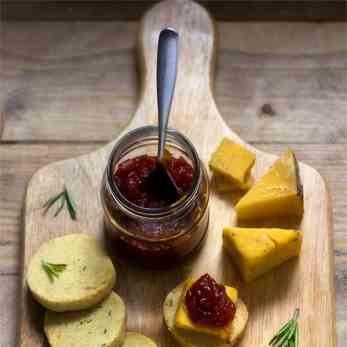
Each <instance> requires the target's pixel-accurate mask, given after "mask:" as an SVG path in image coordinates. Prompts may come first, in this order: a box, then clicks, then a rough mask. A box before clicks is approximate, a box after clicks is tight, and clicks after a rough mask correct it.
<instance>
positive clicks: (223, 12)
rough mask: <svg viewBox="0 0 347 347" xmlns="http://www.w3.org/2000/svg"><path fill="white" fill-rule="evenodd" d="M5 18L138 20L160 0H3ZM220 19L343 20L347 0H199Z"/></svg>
mask: <svg viewBox="0 0 347 347" xmlns="http://www.w3.org/2000/svg"><path fill="white" fill-rule="evenodd" d="M2 2H3V18H4V19H5V20H138V19H139V18H141V16H142V15H143V13H144V12H145V11H146V10H147V9H149V8H150V7H151V6H152V5H153V4H155V3H156V2H157V1H132V0H131V1H118V0H113V1H112V0H111V1H110V0H105V1H103V0H99V1H97V0H87V1H83V0H82V1H81V0H74V1H71V0H70V1H59V0H58V1H57V0H51V1H50V0H35V1H33V0H3V1H2ZM199 2H200V3H201V4H203V5H204V6H205V7H206V8H207V9H208V10H209V11H210V13H211V14H212V15H213V16H214V17H215V18H216V19H218V20H233V21H245V20H257V21H315V22H316V21H343V20H345V19H346V12H345V4H344V2H343V1H341V0H340V1H334V0H329V1H327V0H325V1H322V0H316V1H307V0H306V1H302V0H301V1H293V0H291V1H284V0H276V1H274V0H272V1H257V0H255V1H249V0H242V1H235V0H232V1H211V0H210V1H199Z"/></svg>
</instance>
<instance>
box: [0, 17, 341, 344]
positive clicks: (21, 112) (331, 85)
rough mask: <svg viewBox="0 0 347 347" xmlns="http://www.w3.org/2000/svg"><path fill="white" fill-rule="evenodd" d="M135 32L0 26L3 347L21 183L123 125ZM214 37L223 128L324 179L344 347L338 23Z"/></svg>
mask: <svg viewBox="0 0 347 347" xmlns="http://www.w3.org/2000/svg"><path fill="white" fill-rule="evenodd" d="M137 29H138V24H137V23H136V22H7V23H4V24H3V25H2V27H1V35H2V40H1V64H0V81H1V83H0V347H12V346H15V335H16V331H17V318H16V317H17V314H18V311H17V304H18V278H19V276H20V265H19V264H20V261H21V259H20V248H21V241H22V232H23V228H22V221H21V213H22V207H23V197H24V194H25V189H26V184H27V182H28V179H29V178H30V176H31V175H32V174H33V172H34V171H35V170H36V169H38V168H39V167H41V166H43V165H45V164H47V163H50V162H52V161H56V160H59V159H64V158H68V157H73V156H77V155H79V154H84V153H88V152H90V151H92V150H94V149H96V148H98V147H100V146H101V145H103V144H105V143H106V142H108V141H109V140H111V139H112V138H114V137H116V136H117V134H119V133H120V131H121V130H122V129H123V128H124V127H125V125H126V124H127V123H128V122H129V120H130V118H131V115H132V114H133V113H134V111H135V108H136V101H137V98H138V93H139V81H138V76H137V74H136V59H135V45H136V34H137ZM219 31H220V51H219V59H218V65H217V80H216V85H215V92H216V99H217V104H218V107H219V109H220V111H221V113H222V115H223V117H224V118H225V120H226V122H227V123H228V124H229V126H230V127H231V128H232V129H233V130H235V131H236V132H238V133H239V134H240V136H241V137H242V138H243V139H245V140H247V141H249V142H250V143H252V144H254V145H255V146H257V147H259V148H260V149H263V150H265V151H269V152H272V153H276V154H279V153H280V152H281V151H282V150H284V149H285V148H286V147H287V146H291V147H292V148H293V149H294V150H295V151H296V153H297V156H298V158H299V159H300V160H302V161H305V162H306V163H308V164H310V165H312V166H313V167H315V168H316V169H318V170H319V171H320V172H321V174H322V175H323V176H325V177H326V179H327V181H328V183H329V186H330V189H331V192H332V197H333V208H334V241H335V262H336V289H337V334H338V345H339V346H340V347H342V346H345V345H347V229H346V224H347V209H346V207H347V202H346V194H347V175H346V170H347V154H346V153H347V140H346V137H347V121H346V111H347V79H346V77H347V76H346V68H347V60H346V24H345V23H281V22H277V23H256V22H250V23H230V22H229V23H226V22H221V23H219ZM317 319H319V317H317ZM305 347H311V346H305ZM312 347H313V346H312Z"/></svg>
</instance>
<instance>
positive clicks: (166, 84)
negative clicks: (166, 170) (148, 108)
mask: <svg viewBox="0 0 347 347" xmlns="http://www.w3.org/2000/svg"><path fill="white" fill-rule="evenodd" d="M177 60H178V33H177V32H176V31H175V30H173V29H171V28H166V29H164V30H162V31H161V32H160V35H159V42H158V58H157V97H158V117H159V145H158V160H159V161H161V160H162V159H163V157H164V148H165V139H166V129H167V125H168V122H169V115H170V109H171V104H172V97H173V94H174V90H175V83H176V75H177Z"/></svg>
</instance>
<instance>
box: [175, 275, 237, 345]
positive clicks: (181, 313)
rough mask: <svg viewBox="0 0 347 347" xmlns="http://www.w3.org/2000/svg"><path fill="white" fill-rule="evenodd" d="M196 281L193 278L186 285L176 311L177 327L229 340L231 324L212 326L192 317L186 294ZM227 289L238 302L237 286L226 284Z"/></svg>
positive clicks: (230, 297) (232, 298)
mask: <svg viewBox="0 0 347 347" xmlns="http://www.w3.org/2000/svg"><path fill="white" fill-rule="evenodd" d="M194 282H195V281H194V280H193V279H190V280H187V281H186V286H185V289H184V291H183V293H182V297H181V300H180V304H179V307H178V309H177V313H176V318H175V325H176V327H177V328H181V329H186V330H191V331H193V332H197V333H202V334H208V335H214V336H217V337H219V338H221V339H223V340H228V338H229V336H230V333H231V324H229V325H227V326H225V327H221V328H210V327H208V326H206V325H203V324H196V323H194V322H193V321H192V320H191V319H190V317H189V313H188V310H187V306H186V304H185V296H186V293H187V291H188V290H189V288H190V287H191V286H192V285H193V284H194ZM225 291H226V294H227V295H228V297H229V299H230V300H231V301H232V302H233V303H234V304H236V302H237V298H238V293H237V290H236V289H235V288H232V287H228V286H225Z"/></svg>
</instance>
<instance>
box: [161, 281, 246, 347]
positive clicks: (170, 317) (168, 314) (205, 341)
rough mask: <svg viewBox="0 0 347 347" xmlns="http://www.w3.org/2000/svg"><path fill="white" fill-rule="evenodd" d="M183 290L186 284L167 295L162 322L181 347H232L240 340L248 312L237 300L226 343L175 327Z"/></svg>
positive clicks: (214, 337) (207, 335) (239, 300)
mask: <svg viewBox="0 0 347 347" xmlns="http://www.w3.org/2000/svg"><path fill="white" fill-rule="evenodd" d="M185 288H186V282H184V283H181V284H180V285H179V286H177V287H176V288H174V289H173V290H172V291H171V292H170V293H169V294H168V295H167V297H166V298H165V301H164V306H163V314H164V321H165V324H166V326H167V328H168V330H169V331H170V333H171V334H172V336H173V337H174V339H175V340H176V341H177V342H178V343H179V344H180V345H181V346H183V347H212V346H213V347H225V346H226V345H227V346H229V347H231V346H234V345H235V344H236V343H237V342H238V341H239V339H240V338H241V336H242V334H243V332H244V330H245V328H246V325H247V322H248V310H247V307H246V305H245V304H244V302H243V301H242V300H241V299H237V302H236V312H235V317H234V319H233V320H232V322H231V329H230V331H231V332H230V335H229V337H228V341H225V340H223V339H220V338H218V337H217V336H213V335H209V334H205V333H201V332H197V331H192V330H188V329H181V328H178V327H177V326H176V315H177V311H178V309H179V306H180V304H181V298H182V295H183V292H184V291H185Z"/></svg>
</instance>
